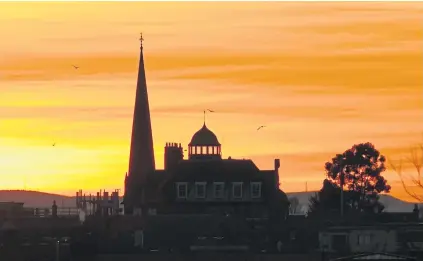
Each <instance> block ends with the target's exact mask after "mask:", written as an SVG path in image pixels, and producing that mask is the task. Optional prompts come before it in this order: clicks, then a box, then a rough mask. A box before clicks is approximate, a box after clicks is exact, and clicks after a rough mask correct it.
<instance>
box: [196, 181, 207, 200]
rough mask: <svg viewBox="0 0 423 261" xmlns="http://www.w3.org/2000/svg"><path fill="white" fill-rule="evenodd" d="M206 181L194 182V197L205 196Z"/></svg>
mask: <svg viewBox="0 0 423 261" xmlns="http://www.w3.org/2000/svg"><path fill="white" fill-rule="evenodd" d="M206 184H207V183H206V182H195V197H196V198H205V197H206Z"/></svg>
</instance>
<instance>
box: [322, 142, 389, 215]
mask: <svg viewBox="0 0 423 261" xmlns="http://www.w3.org/2000/svg"><path fill="white" fill-rule="evenodd" d="M385 161H386V160H385V157H384V156H383V155H381V154H380V152H379V151H378V150H377V149H376V148H375V147H374V145H373V144H371V143H369V142H367V143H361V144H356V145H354V146H352V147H351V148H350V149H348V150H346V151H345V152H344V153H342V154H337V155H336V156H335V157H334V158H332V161H330V162H326V164H325V171H326V176H327V178H328V180H329V181H330V182H331V183H333V184H335V185H336V186H338V187H340V188H344V189H345V188H346V194H347V195H346V197H345V200H346V202H347V204H349V206H350V207H351V208H353V209H356V210H360V211H363V210H370V211H374V210H377V211H381V210H382V209H383V205H382V204H381V203H379V202H378V199H379V197H378V194H379V193H381V192H389V191H390V190H391V186H390V185H388V184H387V180H386V179H385V178H384V177H383V176H382V175H381V173H382V172H383V171H385V169H386V168H385ZM375 208H377V209H375Z"/></svg>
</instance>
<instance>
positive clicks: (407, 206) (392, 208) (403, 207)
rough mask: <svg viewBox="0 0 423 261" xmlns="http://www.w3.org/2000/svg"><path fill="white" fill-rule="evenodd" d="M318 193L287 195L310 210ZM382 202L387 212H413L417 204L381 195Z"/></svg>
mask: <svg viewBox="0 0 423 261" xmlns="http://www.w3.org/2000/svg"><path fill="white" fill-rule="evenodd" d="M315 193H316V191H312V192H293V193H286V194H287V196H288V197H297V198H298V201H299V203H300V205H302V206H303V207H304V208H308V204H309V198H310V197H311V196H314V194H315ZM380 202H381V203H382V204H383V205H385V211H387V212H411V211H412V210H413V208H414V204H415V203H410V202H406V201H402V200H400V199H397V198H395V197H393V196H391V195H380Z"/></svg>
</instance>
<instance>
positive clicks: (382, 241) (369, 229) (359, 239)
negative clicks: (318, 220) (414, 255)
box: [319, 223, 423, 253]
mask: <svg viewBox="0 0 423 261" xmlns="http://www.w3.org/2000/svg"><path fill="white" fill-rule="evenodd" d="M422 243H423V225H422V224H420V223H414V224H413V223H386V224H373V225H366V226H337V227H330V228H327V229H324V230H322V231H320V232H319V248H320V250H321V251H322V252H332V253H365V252H384V253H410V252H422V251H423V244H422Z"/></svg>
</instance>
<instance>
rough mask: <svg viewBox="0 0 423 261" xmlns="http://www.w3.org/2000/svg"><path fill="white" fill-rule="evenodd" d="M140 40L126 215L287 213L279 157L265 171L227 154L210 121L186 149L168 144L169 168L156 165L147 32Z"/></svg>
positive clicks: (166, 162)
mask: <svg viewBox="0 0 423 261" xmlns="http://www.w3.org/2000/svg"><path fill="white" fill-rule="evenodd" d="M140 40H141V48H140V59H139V68H138V81H137V89H136V98H135V107H134V116H133V125H132V136H131V148H130V158H129V169H128V172H127V174H126V177H125V195H124V202H123V204H124V213H125V215H141V216H151V215H161V214H217V215H235V216H242V217H245V218H266V219H267V218H269V217H271V216H272V215H273V216H275V217H276V216H277V217H278V219H279V218H282V217H283V216H286V215H287V212H288V204H289V203H288V199H287V197H286V195H285V193H284V192H282V191H281V190H280V189H279V167H280V161H279V159H275V160H274V168H273V169H270V170H260V169H259V168H258V167H257V166H256V165H255V164H254V162H253V161H252V160H246V159H232V158H230V157H229V158H226V159H224V158H223V157H222V144H220V142H219V139H218V138H217V135H216V134H215V133H213V131H211V130H210V128H209V127H208V126H207V125H206V123H205V122H204V123H203V126H202V127H201V128H199V130H198V131H196V132H195V133H194V134H193V136H192V138H191V142H190V143H189V144H188V146H187V148H186V149H184V147H183V146H182V145H181V144H180V143H174V142H169V143H166V144H165V150H164V151H165V152H164V153H165V155H164V169H163V170H157V169H156V167H155V157H154V149H153V134H152V128H151V119H150V109H149V102H148V92H147V80H146V75H145V68H144V55H143V44H142V40H143V39H142V37H141V39H140ZM184 151H185V152H187V154H188V155H184Z"/></svg>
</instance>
